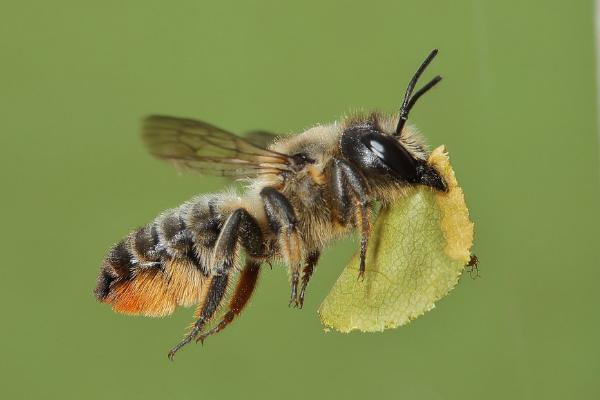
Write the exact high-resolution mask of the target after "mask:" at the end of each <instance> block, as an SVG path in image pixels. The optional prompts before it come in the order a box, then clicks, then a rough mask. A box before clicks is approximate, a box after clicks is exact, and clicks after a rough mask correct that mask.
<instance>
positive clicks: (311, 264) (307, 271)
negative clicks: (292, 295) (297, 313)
mask: <svg viewBox="0 0 600 400" xmlns="http://www.w3.org/2000/svg"><path fill="white" fill-rule="evenodd" d="M320 255H321V253H320V252H319V251H318V250H315V251H313V252H311V253H309V254H308V258H307V259H306V264H305V265H304V269H303V270H302V286H301V287H300V295H299V296H298V303H299V304H300V306H299V307H300V308H302V306H303V305H304V292H305V291H306V286H308V281H310V277H311V276H312V274H313V272H314V270H315V266H316V265H317V262H318V261H319V256H320Z"/></svg>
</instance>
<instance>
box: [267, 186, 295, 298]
mask: <svg viewBox="0 0 600 400" xmlns="http://www.w3.org/2000/svg"><path fill="white" fill-rule="evenodd" d="M260 197H261V198H262V200H263V203H264V207H265V213H266V215H267V220H268V221H269V226H270V228H271V230H272V231H273V233H275V235H277V236H278V237H279V247H280V249H281V253H282V255H283V257H284V259H285V261H286V262H287V264H288V265H289V266H290V272H291V277H292V279H291V281H292V282H291V292H290V305H294V307H298V306H299V303H298V298H297V292H298V280H299V277H300V258H301V242H300V240H301V239H300V235H299V234H298V231H297V229H296V224H297V222H298V220H297V219H296V213H295V212H294V208H293V207H292V204H291V203H290V202H289V200H288V199H287V198H286V197H285V196H284V195H283V194H282V193H280V192H279V191H277V190H276V189H273V188H271V187H266V188H264V189H262V190H261V191H260Z"/></svg>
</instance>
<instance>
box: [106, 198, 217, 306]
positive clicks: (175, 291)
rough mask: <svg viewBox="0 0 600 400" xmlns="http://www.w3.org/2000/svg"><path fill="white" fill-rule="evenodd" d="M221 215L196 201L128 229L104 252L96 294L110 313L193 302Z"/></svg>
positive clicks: (206, 268) (197, 298) (206, 271)
mask: <svg viewBox="0 0 600 400" xmlns="http://www.w3.org/2000/svg"><path fill="white" fill-rule="evenodd" d="M222 218H223V217H222V216H221V215H220V213H219V212H218V210H217V208H216V207H214V206H211V204H210V201H206V200H202V199H201V200H196V201H191V202H188V203H185V204H183V205H182V206H181V207H179V208H177V209H174V210H170V211H168V212H166V213H164V214H162V215H160V216H159V217H158V218H156V219H155V220H154V221H153V222H152V223H151V224H149V225H147V226H145V227H142V228H140V229H138V230H136V231H134V232H132V233H131V234H130V235H128V236H127V237H126V238H125V239H123V240H122V241H120V242H119V243H117V244H116V245H115V246H114V247H113V248H112V249H111V250H110V251H109V253H108V255H107V256H106V258H105V260H104V263H103V264H102V267H101V270H100V275H99V277H98V282H97V285H96V288H95V290H94V293H95V295H96V297H97V298H98V300H100V301H102V302H104V303H109V304H112V305H113V308H114V309H115V310H116V311H120V312H125V313H130V314H144V315H153V316H159V315H166V314H169V313H171V312H172V311H173V310H174V308H175V307H176V306H177V305H185V306H189V305H193V304H196V303H198V302H199V301H200V300H201V293H202V286H203V285H204V281H205V280H206V279H207V278H208V277H209V276H210V272H211V271H210V265H209V258H210V257H209V256H210V254H211V251H212V247H214V243H215V242H216V238H217V237H218V235H219V232H220V228H221V226H222Z"/></svg>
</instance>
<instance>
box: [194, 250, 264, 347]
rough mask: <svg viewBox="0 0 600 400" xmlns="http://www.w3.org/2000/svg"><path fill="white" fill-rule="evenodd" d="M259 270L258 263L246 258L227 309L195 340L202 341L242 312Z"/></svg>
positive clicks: (250, 295) (250, 294) (223, 327)
mask: <svg viewBox="0 0 600 400" xmlns="http://www.w3.org/2000/svg"><path fill="white" fill-rule="evenodd" d="M259 271H260V263H258V262H256V261H253V260H248V261H247V262H246V266H245V267H244V269H243V270H242V272H241V273H240V280H239V282H238V284H237V287H236V288H235V292H234V294H233V296H232V297H231V300H230V302H229V310H228V311H227V312H226V313H225V314H224V315H223V318H222V319H221V321H220V322H219V323H218V324H217V325H216V326H215V327H214V328H212V329H211V330H209V331H207V332H205V333H203V334H201V335H200V336H198V338H197V339H196V342H198V341H200V342H204V340H205V339H206V338H207V337H208V336H210V335H212V334H215V333H218V332H220V331H222V330H223V329H225V327H226V326H227V325H229V324H230V323H231V322H232V321H233V319H234V318H235V317H236V316H238V315H239V314H240V313H241V312H242V310H243V309H244V307H245V306H246V304H248V300H250V297H252V293H253V292H254V288H255V287H256V282H257V280H258V274H259Z"/></svg>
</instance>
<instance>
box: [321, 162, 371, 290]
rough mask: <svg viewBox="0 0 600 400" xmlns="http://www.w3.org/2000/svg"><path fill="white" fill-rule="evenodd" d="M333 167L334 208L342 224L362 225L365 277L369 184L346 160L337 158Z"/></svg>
mask: <svg viewBox="0 0 600 400" xmlns="http://www.w3.org/2000/svg"><path fill="white" fill-rule="evenodd" d="M331 168H332V170H331V174H330V176H331V186H332V188H333V199H332V202H333V204H332V209H333V210H334V211H335V213H336V217H337V218H338V219H339V220H340V222H341V223H342V224H344V225H346V224H348V223H350V221H351V220H354V221H355V223H356V225H358V226H360V232H361V240H360V269H359V271H358V277H359V279H363V278H364V274H365V268H366V265H365V259H366V256H367V247H368V245H369V233H370V231H371V223H370V208H369V201H368V197H367V185H366V184H365V182H364V180H363V178H362V177H361V176H360V174H359V173H358V172H356V170H355V169H354V168H353V167H352V166H351V165H350V164H348V163H347V162H345V161H342V160H338V159H336V160H334V161H333V164H332V167H331ZM352 214H354V215H352Z"/></svg>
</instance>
